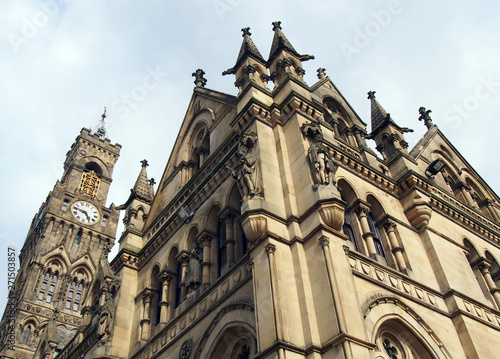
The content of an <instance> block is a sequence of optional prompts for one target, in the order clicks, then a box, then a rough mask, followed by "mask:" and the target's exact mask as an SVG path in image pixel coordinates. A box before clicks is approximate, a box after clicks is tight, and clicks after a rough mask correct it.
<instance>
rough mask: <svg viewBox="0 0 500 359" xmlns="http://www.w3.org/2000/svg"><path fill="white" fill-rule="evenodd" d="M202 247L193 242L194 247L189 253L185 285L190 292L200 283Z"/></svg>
mask: <svg viewBox="0 0 500 359" xmlns="http://www.w3.org/2000/svg"><path fill="white" fill-rule="evenodd" d="M201 260H202V249H201V248H200V247H199V246H198V245H197V244H195V247H194V248H193V250H192V251H191V253H190V254H189V262H188V267H187V271H186V280H185V283H184V284H185V285H186V288H187V292H188V293H191V292H194V291H195V290H197V289H198V287H199V286H200V284H201V266H200V262H201Z"/></svg>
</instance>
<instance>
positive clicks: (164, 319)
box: [160, 273, 172, 323]
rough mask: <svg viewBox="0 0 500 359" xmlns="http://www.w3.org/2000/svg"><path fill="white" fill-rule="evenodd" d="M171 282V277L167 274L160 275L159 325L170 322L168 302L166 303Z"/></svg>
mask: <svg viewBox="0 0 500 359" xmlns="http://www.w3.org/2000/svg"><path fill="white" fill-rule="evenodd" d="M171 280H172V277H171V276H170V275H168V274H167V273H162V274H161V275H160V282H161V302H160V323H168V321H169V320H170V318H169V316H170V315H169V314H170V313H169V310H168V306H169V305H170V302H169V301H168V298H169V292H170V290H169V289H170V281H171Z"/></svg>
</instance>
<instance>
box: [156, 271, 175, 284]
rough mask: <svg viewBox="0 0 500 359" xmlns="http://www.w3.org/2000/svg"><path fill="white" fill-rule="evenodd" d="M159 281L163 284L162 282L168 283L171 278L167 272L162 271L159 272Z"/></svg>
mask: <svg viewBox="0 0 500 359" xmlns="http://www.w3.org/2000/svg"><path fill="white" fill-rule="evenodd" d="M159 279H160V282H161V283H162V284H163V283H166V282H167V283H170V281H171V280H172V276H171V275H169V274H167V273H166V272H162V273H160V277H159Z"/></svg>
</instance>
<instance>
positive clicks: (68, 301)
mask: <svg viewBox="0 0 500 359" xmlns="http://www.w3.org/2000/svg"><path fill="white" fill-rule="evenodd" d="M75 286H76V280H73V282H71V286H70V287H69V291H68V296H67V298H66V309H70V308H71V303H72V302H73V295H74V294H75Z"/></svg>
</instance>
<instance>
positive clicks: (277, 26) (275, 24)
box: [272, 21, 281, 31]
mask: <svg viewBox="0 0 500 359" xmlns="http://www.w3.org/2000/svg"><path fill="white" fill-rule="evenodd" d="M272 25H273V31H276V30H278V29H280V30H281V21H274V22H273V23H272Z"/></svg>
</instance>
